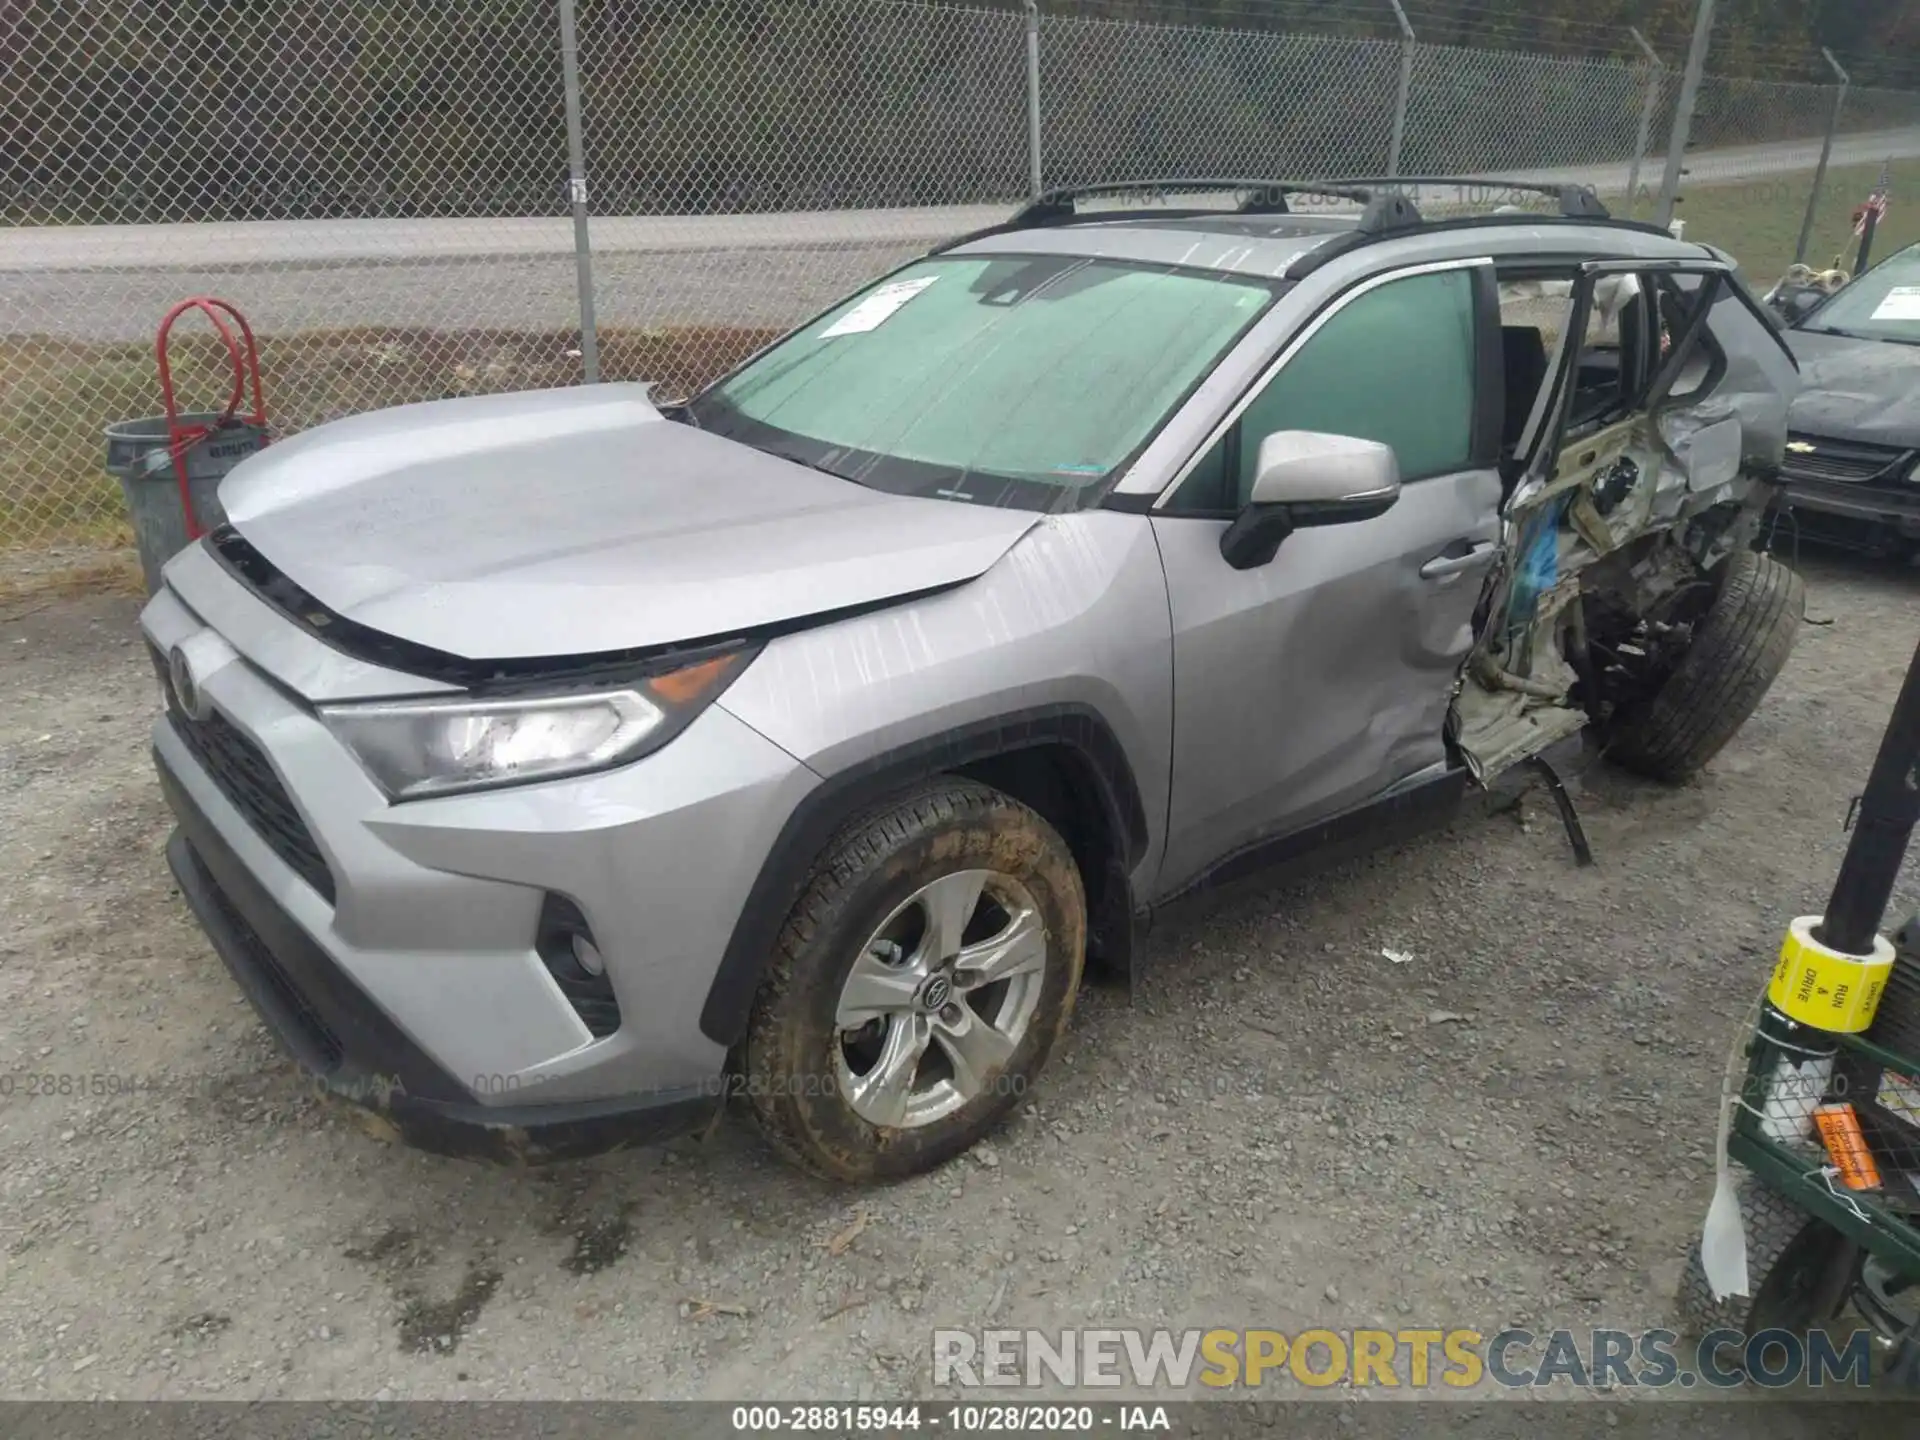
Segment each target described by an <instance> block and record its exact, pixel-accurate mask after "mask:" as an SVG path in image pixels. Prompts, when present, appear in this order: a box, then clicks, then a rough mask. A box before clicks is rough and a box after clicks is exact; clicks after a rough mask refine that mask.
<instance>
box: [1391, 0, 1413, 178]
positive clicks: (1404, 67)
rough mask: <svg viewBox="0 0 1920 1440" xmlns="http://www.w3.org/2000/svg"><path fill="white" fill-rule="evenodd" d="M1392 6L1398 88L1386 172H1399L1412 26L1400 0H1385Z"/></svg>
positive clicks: (1410, 76) (1408, 93)
mask: <svg viewBox="0 0 1920 1440" xmlns="http://www.w3.org/2000/svg"><path fill="white" fill-rule="evenodd" d="M1387 3H1388V4H1389V5H1391V6H1393V18H1394V19H1396V20H1398V21H1399V22H1400V89H1399V93H1397V94H1396V95H1395V96H1394V98H1393V139H1392V140H1391V141H1389V142H1388V144H1387V174H1388V175H1389V176H1392V175H1398V174H1399V173H1400V147H1401V146H1402V145H1404V144H1405V143H1406V139H1407V103H1408V101H1409V99H1410V98H1411V97H1412V94H1413V26H1412V25H1410V24H1408V23H1407V12H1406V11H1405V10H1402V9H1401V8H1400V0H1387Z"/></svg>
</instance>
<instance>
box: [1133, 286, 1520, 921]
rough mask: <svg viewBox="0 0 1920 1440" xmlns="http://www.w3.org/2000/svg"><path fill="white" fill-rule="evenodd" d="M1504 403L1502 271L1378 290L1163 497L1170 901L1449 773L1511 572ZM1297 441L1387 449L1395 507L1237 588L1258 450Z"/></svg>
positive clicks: (1158, 530)
mask: <svg viewBox="0 0 1920 1440" xmlns="http://www.w3.org/2000/svg"><path fill="white" fill-rule="evenodd" d="M1489 325H1491V327H1492V328H1491V331H1489V329H1488V327H1489ZM1500 385H1501V363H1500V341H1499V305H1498V298H1497V292H1496V289H1495V285H1494V278H1493V273H1492V267H1491V266H1490V265H1488V264H1487V263H1485V262H1472V261H1466V262H1448V263H1444V264H1440V265H1429V266H1418V267H1412V268H1409V269H1406V270H1402V271H1396V272H1391V273H1389V274H1387V275H1383V276H1379V277H1375V278H1373V279H1370V280H1368V281H1364V282H1362V283H1361V284H1359V285H1357V286H1356V287H1355V288H1354V289H1352V290H1350V291H1348V292H1347V293H1346V294H1344V295H1343V296H1341V297H1340V298H1339V299H1337V300H1336V301H1334V302H1333V303H1332V304H1331V305H1330V306H1328V308H1327V309H1326V310H1324V311H1322V312H1321V314H1320V315H1319V316H1317V317H1316V318H1315V319H1314V320H1313V321H1312V322H1310V323H1309V325H1308V326H1307V327H1306V329H1305V330H1304V331H1302V332H1301V333H1300V334H1299V335H1297V336H1296V337H1295V338H1294V339H1293V340H1292V341H1290V342H1289V343H1288V344H1287V345H1286V347H1285V348H1284V349H1283V350H1282V351H1281V353H1280V354H1279V356H1278V357H1277V358H1276V360H1275V363H1274V365H1273V366H1272V367H1270V368H1269V370H1268V371H1267V372H1266V374H1265V375H1264V376H1263V377H1262V379H1261V380H1260V381H1259V382H1258V383H1257V384H1256V385H1255V386H1254V388H1253V390H1252V391H1251V392H1250V393H1249V394H1248V395H1247V396H1244V397H1243V398H1242V399H1241V401H1240V402H1239V403H1238V405H1237V406H1236V408H1235V409H1234V411H1232V412H1230V414H1229V415H1228V416H1227V417H1226V418H1225V419H1224V420H1223V421H1222V423H1221V425H1220V426H1219V427H1217V429H1216V431H1215V433H1214V436H1213V438H1212V439H1211V441H1210V442H1209V445H1208V446H1207V447H1206V448H1205V449H1204V450H1203V451H1202V453H1201V455H1200V456H1199V458H1198V459H1197V460H1196V461H1195V462H1194V463H1193V464H1192V465H1191V466H1190V467H1189V470H1188V472H1187V473H1186V474H1185V475H1184V476H1183V477H1182V479H1181V480H1180V481H1179V482H1177V483H1176V484H1175V485H1174V486H1173V487H1171V488H1170V489H1169V491H1168V492H1167V494H1166V495H1165V496H1163V498H1162V500H1161V502H1160V504H1159V507H1158V508H1157V509H1156V511H1155V513H1154V519H1153V526H1154V533H1155V536H1156V538H1157V539H1158V541H1159V545H1160V552H1161V557H1162V561H1163V564H1164V566H1165V570H1166V577H1167V588H1168V593H1169V599H1170V604H1171V609H1172V619H1173V650H1174V665H1173V668H1174V727H1173V728H1174V739H1173V757H1172V772H1173V773H1172V781H1173V784H1172V800H1171V803H1170V806H1169V816H1168V831H1167V850H1166V858H1165V861H1164V865H1163V868H1162V872H1161V882H1162V883H1161V884H1160V885H1159V886H1158V887H1157V888H1158V889H1159V891H1160V893H1161V894H1162V895H1163V896H1164V895H1166V894H1170V893H1173V892H1175V891H1177V890H1179V889H1181V888H1184V887H1185V886H1187V885H1189V884H1190V883H1192V882H1194V881H1196V880H1198V879H1200V878H1202V877H1203V876H1204V875H1205V874H1206V873H1208V872H1209V870H1211V869H1212V868H1213V867H1214V865H1215V862H1217V861H1220V860H1222V859H1223V858H1226V857H1230V856H1236V855H1240V854H1242V853H1244V852H1251V851H1256V850H1264V849H1266V848H1267V847H1268V846H1269V845H1270V844H1271V845H1272V846H1273V847H1274V848H1275V849H1276V850H1278V849H1281V848H1283V847H1284V845H1285V842H1286V837H1288V836H1296V837H1298V836H1299V834H1300V832H1302V831H1304V830H1306V829H1307V827H1310V826H1311V827H1315V830H1316V833H1317V831H1318V825H1317V822H1320V821H1324V820H1327V819H1329V818H1331V817H1334V816H1337V815H1339V814H1341V813H1342V812H1345V811H1351V810H1354V809H1356V808H1357V807H1361V806H1364V805H1366V804H1367V803H1368V802H1371V801H1373V800H1376V799H1379V798H1381V797H1383V796H1385V795H1387V794H1388V793H1389V792H1392V791H1394V790H1395V789H1396V788H1404V789H1409V790H1411V789H1413V788H1416V787H1417V785H1418V782H1419V781H1421V780H1424V779H1428V778H1434V777H1437V776H1439V775H1441V774H1443V773H1444V772H1445V769H1446V764H1447V749H1446V741H1445V738H1444V731H1445V726H1446V719H1447V710H1448V706H1449V703H1450V701H1451V698H1452V693H1453V689H1454V683H1455V679H1456V677H1457V675H1458V673H1459V670H1460V667H1461V665H1462V663H1463V662H1464V661H1465V659H1466V657H1467V654H1468V652H1469V650H1470V649H1471V648H1472V645H1473V640H1474V632H1473V615H1474V609H1475V605H1476V603H1477V602H1478V600H1479V598H1480V594H1481V590H1482V588H1483V583H1484V581H1485V579H1486V577H1487V574H1488V571H1489V568H1490V567H1491V566H1492V564H1493V563H1494V561H1495V560H1496V559H1497V558H1498V555H1499V545H1500V537H1501V517H1500V503H1501V480H1500V475H1499V472H1498V469H1497V463H1498V453H1499V443H1500V436H1499V430H1500V415H1501V402H1502V399H1503V397H1502V395H1501V393H1500ZM1489 387H1491V388H1489ZM1282 430H1306V431H1318V432H1322V433H1331V434H1338V435H1348V436H1354V437H1357V438H1360V439H1366V440H1374V441H1379V442H1381V443H1384V444H1387V445H1389V446H1391V447H1392V448H1393V450H1394V452H1395V455H1396V458H1397V460H1398V462H1399V467H1400V475H1401V486H1402V488H1401V491H1400V494H1399V498H1398V500H1397V501H1396V502H1395V503H1394V505H1393V506H1392V508H1390V509H1389V510H1387V511H1386V513H1384V514H1380V515H1377V516H1375V517H1374V518H1372V519H1365V520H1357V521H1353V522H1351V523H1347V524H1340V525H1331V526H1326V527H1322V528H1310V529H1298V530H1296V531H1294V532H1293V533H1292V534H1290V535H1289V536H1288V537H1287V538H1286V539H1285V540H1284V541H1283V542H1282V543H1281V545H1280V547H1279V549H1278V551H1277V552H1276V553H1275V555H1274V557H1273V559H1271V560H1270V561H1268V562H1267V563H1266V564H1264V565H1257V566H1254V567H1252V568H1249V569H1244V570H1238V569H1235V568H1233V567H1232V566H1231V565H1229V564H1228V563H1227V561H1226V560H1225V559H1224V558H1223V557H1222V555H1221V553H1220V536H1221V534H1222V532H1223V531H1224V530H1225V529H1226V528H1227V526H1228V524H1229V523H1230V522H1231V520H1232V517H1233V516H1234V515H1235V514H1236V513H1237V512H1238V510H1239V509H1240V508H1241V506H1242V505H1243V504H1244V503H1245V501H1246V498H1247V496H1248V494H1249V492H1250V488H1251V484H1252V479H1253V470H1254V466H1255V464H1256V458H1257V456H1258V453H1259V449H1260V442H1261V440H1262V439H1263V438H1264V437H1265V436H1267V435H1269V434H1272V433H1274V432H1276V431H1282Z"/></svg>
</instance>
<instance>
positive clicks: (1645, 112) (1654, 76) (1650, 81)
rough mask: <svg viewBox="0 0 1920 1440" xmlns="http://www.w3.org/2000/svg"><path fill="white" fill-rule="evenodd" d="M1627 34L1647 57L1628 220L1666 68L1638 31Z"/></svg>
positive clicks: (1629, 29) (1629, 183)
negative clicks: (1645, 92)
mask: <svg viewBox="0 0 1920 1440" xmlns="http://www.w3.org/2000/svg"><path fill="white" fill-rule="evenodd" d="M1627 33H1628V34H1629V35H1631V36H1633V43H1634V44H1636V45H1638V46H1639V47H1640V53H1641V54H1643V55H1645V56H1646V57H1647V94H1646V98H1645V99H1643V100H1642V101H1641V102H1640V133H1639V135H1638V136H1636V137H1635V139H1634V142H1633V165H1632V167H1631V168H1630V169H1628V171H1627V218H1628V219H1629V220H1631V219H1632V218H1633V212H1634V210H1635V209H1637V208H1638V207H1639V204H1640V167H1641V166H1642V165H1644V164H1646V163H1647V146H1648V145H1650V144H1651V143H1652V142H1653V111H1654V107H1655V106H1656V105H1658V104H1659V103H1660V92H1661V91H1662V90H1664V89H1665V88H1666V79H1667V67H1666V64H1665V62H1664V61H1662V60H1661V59H1660V56H1659V53H1658V52H1657V51H1656V50H1655V49H1654V48H1653V46H1651V45H1649V44H1648V43H1647V37H1646V36H1644V35H1642V34H1641V33H1640V32H1639V30H1638V29H1636V28H1635V27H1634V26H1632V25H1629V26H1628V27H1627Z"/></svg>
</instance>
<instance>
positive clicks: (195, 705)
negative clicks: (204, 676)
mask: <svg viewBox="0 0 1920 1440" xmlns="http://www.w3.org/2000/svg"><path fill="white" fill-rule="evenodd" d="M167 683H168V684H169V685H170V686H172V687H173V698H174V703H176V704H177V705H179V707H180V710H181V713H182V714H184V715H186V716H187V717H188V718H189V719H192V720H204V719H206V718H207V713H208V711H209V709H210V708H211V707H210V706H209V705H208V704H207V697H206V696H204V695H202V694H201V693H200V684H199V682H198V681H196V680H195V679H194V678H193V667H192V666H191V665H189V664H188V663H187V652H186V651H184V650H182V649H181V648H180V647H179V646H178V645H176V646H174V647H173V649H172V650H171V651H170V652H169V653H168V655H167Z"/></svg>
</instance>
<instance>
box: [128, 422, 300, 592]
mask: <svg viewBox="0 0 1920 1440" xmlns="http://www.w3.org/2000/svg"><path fill="white" fill-rule="evenodd" d="M220 418H221V417H220V416H219V415H218V414H212V413H209V414H201V415H182V416H180V423H181V424H182V425H183V426H197V425H213V424H214V423H215V422H216V421H218V420H219V419H220ZM266 443H267V431H266V427H265V426H262V425H255V424H253V423H251V422H249V421H246V420H239V419H235V420H230V421H228V422H227V423H226V424H225V425H222V426H220V427H219V428H218V429H216V430H213V431H212V432H211V433H209V434H208V435H206V436H204V437H202V438H201V439H199V440H196V441H195V442H194V443H193V444H192V445H191V446H189V447H188V449H187V455H186V460H187V490H188V493H190V494H191V495H192V496H193V513H194V515H195V516H196V517H197V518H198V519H199V521H200V525H201V528H202V529H205V530H211V529H213V528H214V526H216V525H219V524H222V523H224V522H225V520H226V514H225V512H224V511H222V510H221V508H220V499H219V490H220V482H221V480H223V479H224V478H226V476H227V474H228V472H230V471H231V470H232V469H233V467H234V466H236V465H238V464H239V463H240V462H241V461H242V460H244V459H246V458H247V457H248V456H249V455H252V454H253V453H255V452H256V451H258V450H260V449H262V448H263V447H264V446H265V445H266ZM107 472H108V473H109V474H111V475H112V476H113V477H114V478H115V479H117V480H118V481H119V482H120V493H121V494H122V495H123V496H125V497H126V502H127V518H128V519H129V520H130V521H132V522H133V538H134V543H135V544H136V545H137V546H138V547H139V550H140V569H141V572H142V573H143V574H144V575H145V576H146V580H147V593H148V594H149V595H151V594H153V593H154V592H155V591H157V590H158V589H159V588H160V569H161V567H162V566H164V565H165V564H166V563H167V561H169V560H171V559H172V558H173V557H174V556H175V555H177V554H179V552H180V551H182V550H184V549H186V548H187V540H188V536H187V517H186V514H185V512H184V511H183V510H182V508H181V505H180V481H179V479H178V477H176V476H175V474H174V470H173V457H172V455H170V454H169V453H168V451H167V419H166V417H165V416H164V415H157V416H152V417H150V418H148V419H145V420H121V421H119V422H117V423H115V424H112V425H109V426H107Z"/></svg>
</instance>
